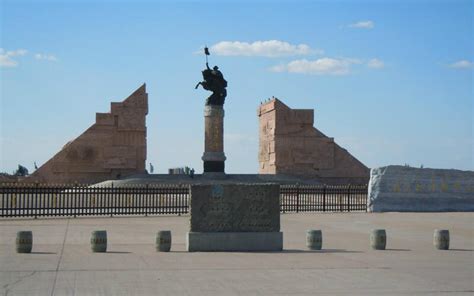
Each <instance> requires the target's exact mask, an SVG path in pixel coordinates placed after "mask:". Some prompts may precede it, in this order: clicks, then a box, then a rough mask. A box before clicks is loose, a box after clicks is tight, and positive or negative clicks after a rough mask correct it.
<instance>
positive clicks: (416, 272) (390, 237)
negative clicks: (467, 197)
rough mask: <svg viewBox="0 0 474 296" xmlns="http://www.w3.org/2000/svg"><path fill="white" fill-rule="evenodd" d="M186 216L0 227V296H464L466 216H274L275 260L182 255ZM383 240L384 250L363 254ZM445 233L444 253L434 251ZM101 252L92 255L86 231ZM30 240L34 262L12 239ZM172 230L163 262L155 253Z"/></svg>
mask: <svg viewBox="0 0 474 296" xmlns="http://www.w3.org/2000/svg"><path fill="white" fill-rule="evenodd" d="M188 227H189V216H181V217H163V216H162V217H118V218H74V219H63V218H61V219H59V218H58V219H37V220H33V219H29V220H0V285H1V287H2V289H3V291H2V293H3V295H432V294H435V295H471V294H473V293H474V213H383V214H366V213H353V214H352V213H341V214H329V213H326V214H317V213H311V214H283V215H282V216H281V228H282V231H283V233H284V249H285V250H284V251H283V252H263V253H261V252H255V253H187V252H185V233H186V231H187V229H188ZM373 228H385V229H386V230H387V250H385V251H374V250H371V249H370V247H369V232H370V230H372V229H373ZM435 228H439V229H449V230H450V232H451V246H450V248H451V250H449V251H439V250H435V249H434V247H433V242H432V241H433V231H434V229H435ZM101 229H105V230H107V232H108V242H109V245H108V252H107V253H92V252H91V251H90V245H89V239H90V234H91V232H92V231H93V230H101ZM307 229H322V231H323V250H322V251H307V250H306V248H305V231H306V230H307ZM19 230H32V231H33V236H34V243H33V252H32V253H31V254H17V253H16V252H15V236H16V232H17V231H19ZM158 230H171V231H172V235H173V237H172V239H173V244H172V248H171V252H169V253H158V252H156V251H155V245H154V241H155V235H156V232H157V231H158Z"/></svg>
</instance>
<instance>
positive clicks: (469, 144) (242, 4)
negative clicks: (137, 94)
mask: <svg viewBox="0 0 474 296" xmlns="http://www.w3.org/2000/svg"><path fill="white" fill-rule="evenodd" d="M0 3H1V5H0V27H1V31H0V34H1V35H0V48H1V49H0V75H1V76H0V82H1V84H0V108H1V112H0V141H1V142H0V171H4V172H8V173H11V172H13V171H14V170H15V169H16V168H17V166H18V164H22V165H24V166H26V167H27V168H28V169H29V170H30V172H31V171H33V170H34V165H33V163H34V162H36V163H37V164H38V166H40V165H41V164H44V163H45V162H46V161H47V160H48V159H50V158H51V157H52V156H53V155H54V154H55V153H56V152H57V151H59V150H60V149H61V147H63V146H64V145H65V144H66V143H67V142H68V141H70V140H72V139H74V138H75V137H77V136H79V134H81V133H82V132H83V131H84V130H85V129H87V128H88V127H89V126H90V125H91V124H92V123H93V122H94V121H95V113H96V112H109V111H110V102H112V101H116V102H117V101H122V100H123V99H125V98H126V97H127V96H128V95H129V94H131V93H132V92H133V91H134V90H135V89H137V88H138V87H139V86H140V85H142V84H143V83H146V84H147V92H148V94H149V114H148V116H147V122H146V123H147V132H148V133H147V142H148V152H147V153H148V155H147V167H148V164H149V163H150V162H151V163H152V164H153V166H154V169H155V173H165V172H167V169H168V168H171V167H181V166H189V167H194V168H195V169H196V172H197V173H200V172H202V161H201V156H202V153H203V149H204V118H203V106H204V102H205V98H207V97H208V96H209V94H210V93H208V92H206V91H205V90H202V89H199V90H195V89H194V86H195V85H196V83H197V82H198V81H200V80H201V78H202V77H201V70H202V69H203V68H204V67H205V56H204V55H203V54H202V48H203V47H204V46H205V45H207V46H208V47H209V48H210V52H211V55H210V56H209V62H210V65H211V66H213V65H218V66H219V68H220V70H221V71H222V72H223V74H224V76H225V78H226V80H227V81H228V83H229V85H228V88H227V93H228V95H227V98H226V103H225V106H224V107H225V110H226V117H225V127H224V130H225V134H224V141H225V143H224V144H225V153H226V156H227V161H226V172H227V173H257V172H258V155H257V152H258V117H257V108H258V106H259V104H260V102H262V101H265V100H267V99H268V98H270V97H272V96H274V97H277V98H279V99H280V100H281V101H283V102H284V103H285V104H287V105H288V106H289V107H290V108H294V109H314V110H315V123H314V125H315V127H316V128H318V129H319V130H321V131H322V132H323V133H325V134H326V135H328V136H329V137H334V139H335V142H336V143H338V144H339V145H340V146H342V147H344V148H345V149H347V150H348V151H349V152H350V153H351V154H352V155H354V156H355V157H356V158H357V159H359V160H360V161H362V162H363V163H364V164H365V165H367V166H368V167H370V168H373V167H379V166H385V165H404V164H409V165H411V166H414V167H419V166H421V165H423V166H424V167H431V168H455V169H462V170H474V162H473V155H474V142H473V141H474V140H473V138H474V137H473V129H474V126H473V125H474V124H473V108H474V104H473V101H474V94H473V70H474V38H473V36H474V24H473V13H474V1H455V0H454V1H375V0H374V1H174V2H171V1H167V2H165V1H79V0H72V1H23V0H15V1H6V0H0Z"/></svg>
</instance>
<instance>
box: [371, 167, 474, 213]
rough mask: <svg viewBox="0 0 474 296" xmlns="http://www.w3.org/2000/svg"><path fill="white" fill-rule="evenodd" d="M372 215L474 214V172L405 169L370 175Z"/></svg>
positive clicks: (385, 169)
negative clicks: (379, 213) (374, 213)
mask: <svg viewBox="0 0 474 296" xmlns="http://www.w3.org/2000/svg"><path fill="white" fill-rule="evenodd" d="M367 203H368V204H367V208H368V211H369V212H449V211H474V172H473V171H460V170H444V169H427V168H426V169H425V168H424V169H419V168H411V167H405V166H386V167H379V168H374V169H372V170H371V172H370V182H369V198H368V201H367Z"/></svg>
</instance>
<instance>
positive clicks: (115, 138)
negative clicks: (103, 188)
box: [29, 84, 148, 183]
mask: <svg viewBox="0 0 474 296" xmlns="http://www.w3.org/2000/svg"><path fill="white" fill-rule="evenodd" d="M147 114H148V94H147V92H146V85H145V84H143V85H142V86H140V87H139V88H138V89H137V90H136V91H134V92H133V93H132V94H131V95H130V96H129V97H128V98H126V99H125V100H124V101H123V102H119V103H115V102H113V103H111V110H110V112H109V113H96V121H95V123H94V124H92V126H90V127H89V128H88V129H87V130H86V131H85V132H84V133H82V134H81V135H80V136H79V137H77V138H76V139H74V140H72V141H71V142H69V143H67V144H66V145H65V146H64V147H63V148H62V149H61V150H60V151H59V152H58V153H57V154H56V155H54V156H53V157H52V158H51V159H50V160H48V161H47V162H46V163H45V164H44V165H42V166H41V167H40V168H39V169H38V170H36V171H35V172H34V173H33V174H32V175H31V176H30V178H29V179H30V180H35V181H39V182H45V183H74V182H78V183H96V182H101V181H104V180H110V179H120V178H123V177H126V176H129V175H132V174H138V173H145V172H146V171H145V161H146V115H147Z"/></svg>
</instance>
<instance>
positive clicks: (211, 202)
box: [186, 184, 283, 252]
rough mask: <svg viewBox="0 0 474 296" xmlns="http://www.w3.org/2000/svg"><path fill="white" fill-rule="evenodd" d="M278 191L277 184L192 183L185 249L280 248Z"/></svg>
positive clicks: (244, 249) (243, 249) (266, 249)
mask: <svg viewBox="0 0 474 296" xmlns="http://www.w3.org/2000/svg"><path fill="white" fill-rule="evenodd" d="M279 192H280V186H279V185H278V184H215V185H192V186H191V221H190V222H191V223H190V231H189V232H188V233H187V236H186V249H187V250H188V251H189V252H194V251H281V250H282V249H283V234H282V233H281V232H280V194H279Z"/></svg>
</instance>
